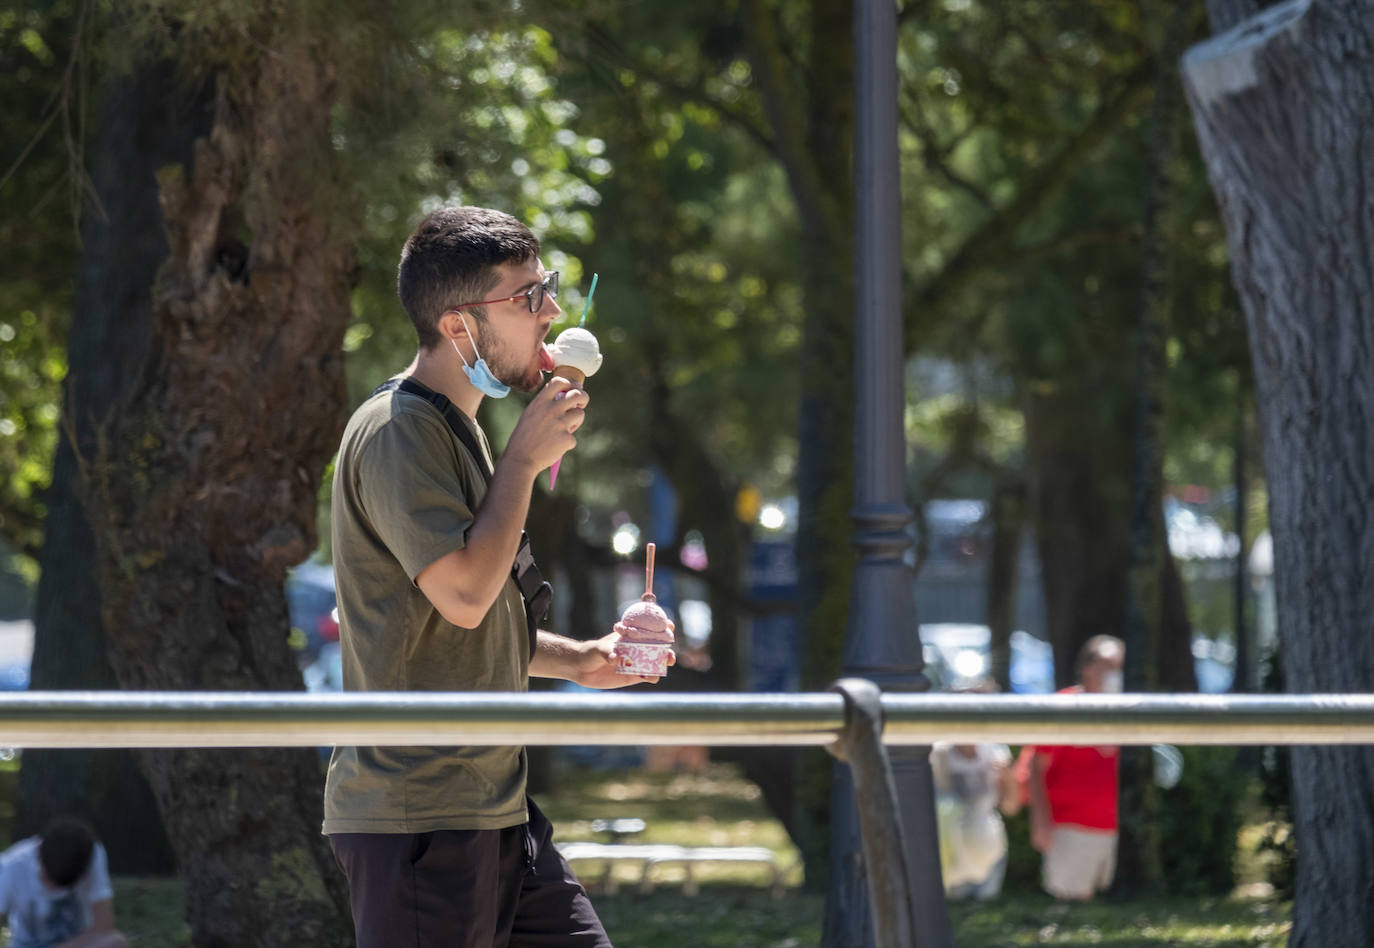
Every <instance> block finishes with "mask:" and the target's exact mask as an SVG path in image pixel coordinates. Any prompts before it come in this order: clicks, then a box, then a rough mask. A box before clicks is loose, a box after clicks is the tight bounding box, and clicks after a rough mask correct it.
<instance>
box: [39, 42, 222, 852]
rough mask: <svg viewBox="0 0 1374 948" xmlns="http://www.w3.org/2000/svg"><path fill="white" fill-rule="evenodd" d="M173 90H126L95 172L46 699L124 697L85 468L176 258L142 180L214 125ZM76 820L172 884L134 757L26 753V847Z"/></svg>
mask: <svg viewBox="0 0 1374 948" xmlns="http://www.w3.org/2000/svg"><path fill="white" fill-rule="evenodd" d="M173 79H174V76H173V70H172V69H171V68H170V67H167V66H165V65H164V66H162V67H158V68H154V69H149V70H146V71H144V72H143V73H141V74H139V75H138V76H135V77H132V78H128V79H120V80H115V81H112V82H111V83H109V85H108V87H107V89H106V90H105V95H104V99H105V101H104V103H103V105H102V107H101V112H100V120H99V124H98V127H97V129H96V131H95V142H96V147H95V148H93V149H92V155H91V165H90V171H91V177H92V186H93V188H94V193H95V195H96V197H97V198H98V201H99V204H98V206H97V207H93V208H91V209H90V210H89V213H87V214H86V215H85V219H84V221H83V234H82V242H83V245H84V247H85V251H86V256H85V258H84V260H83V266H82V269H81V273H80V275H79V277H78V283H77V290H76V298H75V305H74V307H73V312H72V325H71V330H70V333H69V340H70V341H69V344H68V351H67V359H68V366H69V368H68V373H67V379H66V382H65V384H64V386H63V389H64V402H65V404H64V408H63V413H64V416H65V418H66V422H67V423H66V425H64V429H63V432H62V437H61V439H60V441H59V442H58V448H57V458H56V461H55V463H54V469H53V482H52V488H51V489H50V490H49V492H48V495H47V506H48V514H47V518H46V529H45V539H44V545H43V550H44V553H43V572H42V577H41V578H40V580H39V584H38V601H37V611H36V616H35V636H34V650H33V668H32V687H34V688H42V689H69V688H76V689H85V688H93V689H106V688H115V687H118V685H117V682H116V680H115V674H114V671H113V670H112V669H111V668H110V662H109V659H108V658H107V657H106V650H105V629H104V625H103V623H102V621H101V616H100V607H101V598H100V589H99V587H98V585H97V583H96V575H95V573H96V554H95V549H94V546H93V541H92V537H91V530H90V526H89V524H88V523H87V520H86V514H85V511H84V510H83V509H82V506H81V503H80V500H79V499H78V497H77V491H78V489H79V483H78V482H79V478H80V476H81V469H80V465H79V463H78V456H79V455H80V456H88V455H90V453H91V452H92V451H93V450H94V420H95V419H96V417H97V416H98V415H100V414H103V413H104V411H105V410H106V409H107V407H108V406H109V405H112V404H114V403H116V402H118V401H119V400H120V399H121V398H122V397H123V395H124V393H125V390H126V388H127V385H128V381H129V376H128V374H127V371H126V367H127V366H129V365H137V364H140V363H141V362H143V360H144V359H145V358H146V357H147V351H148V335H149V322H148V311H149V308H150V306H151V300H150V296H151V287H152V284H153V279H154V277H155V276H156V274H157V268H158V266H159V265H160V264H161V263H162V261H163V260H164V259H165V258H166V256H167V242H166V238H165V236H164V234H163V232H162V215H161V211H160V210H159V208H158V197H157V182H156V181H155V179H154V178H153V175H152V173H151V171H148V172H147V173H144V174H132V175H131V174H129V169H130V168H131V167H136V166H138V165H140V164H141V165H142V166H144V167H145V168H149V169H151V168H159V167H162V166H163V165H167V164H175V163H178V162H184V161H187V160H189V159H190V156H191V146H192V142H193V141H194V140H195V138H196V137H197V136H199V135H202V134H204V133H205V132H207V131H208V130H209V127H210V113H209V109H208V106H209V104H210V100H211V99H210V96H208V95H207V93H206V90H202V91H201V92H200V93H198V94H195V93H182V92H178V91H176V89H175V85H174V82H173ZM116 300H117V301H120V302H119V303H118V304H114V305H112V301H116ZM116 306H117V309H116ZM73 437H75V438H76V439H77V444H76V446H74V445H73V444H72V441H71V438H73ZM72 814H75V815H80V816H83V817H85V818H87V819H89V820H90V821H91V822H92V824H93V825H94V826H95V828H96V830H97V832H98V833H99V834H100V837H101V840H102V841H103V842H104V844H105V848H106V850H107V851H108V853H109V860H110V869H111V870H112V871H114V872H122V873H137V874H149V873H154V874H163V873H169V872H171V870H172V854H171V850H170V849H169V847H168V843H167V839H166V836H165V834H164V833H163V831H162V822H161V819H160V817H159V815H158V810H157V805H156V802H155V801H154V800H153V796H152V793H151V792H150V791H149V789H148V784H147V782H146V781H145V780H144V779H143V777H142V775H141V774H140V773H139V772H138V769H137V766H136V763H135V760H134V757H133V755H132V754H131V753H130V752H128V751H124V750H110V751H85V750H80V751H40V750H30V751H25V752H24V757H23V765H22V768H21V771H20V777H19V800H18V805H17V809H16V813H15V825H14V834H15V838H20V837H24V836H30V835H32V834H34V833H38V832H41V831H42V829H43V827H44V825H45V824H46V823H47V822H48V820H50V819H52V818H53V817H54V816H58V815H72Z"/></svg>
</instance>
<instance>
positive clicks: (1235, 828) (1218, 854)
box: [1159, 747, 1250, 896]
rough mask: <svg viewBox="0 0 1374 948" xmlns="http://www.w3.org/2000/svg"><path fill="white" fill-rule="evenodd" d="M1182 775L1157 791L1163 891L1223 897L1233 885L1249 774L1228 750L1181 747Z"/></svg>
mask: <svg viewBox="0 0 1374 948" xmlns="http://www.w3.org/2000/svg"><path fill="white" fill-rule="evenodd" d="M1179 750H1180V752H1181V753H1182V754H1183V776H1182V778H1181V779H1180V780H1179V782H1178V784H1177V785H1176V786H1174V787H1172V788H1171V789H1169V790H1162V791H1160V806H1159V810H1160V821H1159V837H1160V858H1161V861H1162V863H1163V868H1164V885H1165V890H1166V891H1168V892H1170V893H1174V894H1177V895H1187V896H1202V895H1227V894H1229V893H1230V892H1231V890H1232V889H1233V888H1234V887H1235V884H1236V869H1235V863H1236V850H1237V845H1238V834H1239V833H1240V827H1241V817H1242V814H1241V805H1240V804H1241V800H1242V798H1243V797H1244V795H1245V790H1246V787H1247V785H1248V784H1249V782H1250V775H1249V773H1247V772H1246V771H1245V770H1244V769H1242V768H1240V767H1238V766H1237V753H1236V749H1235V748H1233V747H1183V748H1180V749H1179Z"/></svg>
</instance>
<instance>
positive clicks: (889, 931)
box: [826, 678, 917, 948]
mask: <svg viewBox="0 0 1374 948" xmlns="http://www.w3.org/2000/svg"><path fill="white" fill-rule="evenodd" d="M830 687H831V690H832V691H838V692H839V693H840V694H841V695H843V696H844V729H843V730H842V731H841V732H840V736H839V738H837V739H836V741H835V743H833V744H830V745H829V746H828V747H827V748H826V749H827V750H829V751H830V753H831V754H833V755H834V756H835V757H836V758H837V759H839V760H841V761H843V762H845V763H847V764H848V765H849V771H850V774H851V775H852V777H853V781H854V800H855V804H856V806H857V808H858V811H859V832H860V836H861V838H862V840H863V870H864V875H865V876H866V877H867V886H866V888H867V890H868V903H869V910H870V912H871V916H872V924H873V927H872V932H873V944H874V945H875V946H876V948H917V941H916V925H915V919H914V918H912V914H911V900H910V898H909V893H910V885H909V882H908V878H907V875H908V873H907V865H908V863H907V856H906V833H905V832H903V830H902V813H901V808H900V807H899V806H898V805H897V783H896V781H895V780H894V779H893V777H892V766H891V764H890V763H889V761H888V757H887V748H886V747H884V746H883V708H882V692H881V691H880V690H879V689H878V686H877V685H875V684H873V682H871V681H868V680H867V679H864V678H841V679H840V680H839V681H837V682H835V683H834V684H833V685H831V686H830Z"/></svg>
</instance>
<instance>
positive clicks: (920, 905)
mask: <svg viewBox="0 0 1374 948" xmlns="http://www.w3.org/2000/svg"><path fill="white" fill-rule="evenodd" d="M854 85H855V92H854V94H855V143H854V145H855V148H854V187H855V195H856V218H855V228H856V234H855V237H856V240H855V254H854V256H855V266H854V277H855V333H854V336H855V348H856V351H855V385H856V398H855V410H856V417H855V465H854V467H855V485H854V486H855V492H854V493H855V498H854V499H855V509H854V525H855V534H854V544H855V546H856V547H857V550H858V554H859V556H858V564H857V566H856V568H855V572H854V584H853V593H852V599H851V600H850V610H849V630H848V635H847V636H846V639H845V650H844V674H845V675H846V676H848V677H857V678H867V679H869V680H871V681H873V682H874V683H876V684H877V685H878V686H879V687H880V688H882V689H883V690H884V691H906V692H912V691H924V690H926V689H927V688H928V687H929V683H928V682H927V681H926V678H925V676H924V675H923V674H922V668H923V666H924V663H923V661H922V658H921V642H920V637H919V635H918V634H917V627H916V604H915V598H914V590H913V586H914V577H913V575H912V571H911V568H910V567H909V566H908V565H907V564H906V562H905V559H904V555H905V553H906V551H907V549H908V548H909V547H910V545H911V540H910V537H909V536H908V535H907V526H908V525H909V524H910V523H911V520H912V516H911V510H910V508H908V507H907V505H906V501H905V497H904V490H903V484H904V473H905V467H906V441H905V437H904V435H903V430H902V413H903V405H904V391H903V377H902V322H901V267H900V255H901V221H900V214H901V185H900V180H899V176H898V167H897V159H898V155H897V12H896V7H895V6H894V5H893V3H892V0H855V3H854ZM929 752H930V749H929V748H928V747H903V748H894V749H892V751H891V752H890V758H891V764H892V771H893V777H894V782H895V785H896V794H897V799H898V802H899V806H900V825H899V826H896V827H893V828H892V829H893V832H894V833H898V834H900V837H901V838H904V845H903V847H902V848H903V849H904V850H905V852H906V856H907V866H906V873H905V876H906V889H907V891H906V893H905V895H906V898H907V905H908V906H909V909H910V916H911V918H912V919H913V920H914V924H915V926H916V931H915V932H911V933H904V937H903V939H902V940H900V941H898V942H897V944H903V945H905V944H913V943H914V944H916V945H919V946H920V948H943V946H952V945H953V943H954V942H953V933H952V930H951V928H950V924H949V915H948V912H947V910H946V908H945V897H944V887H943V884H942V882H941V879H940V864H939V846H938V840H937V837H936V827H935V807H934V791H933V787H932V781H931V773H930V763H929ZM859 825H860V820H859V814H858V810H857V806H856V801H855V795H854V784H853V780H852V777H851V774H850V771H849V768H848V767H846V766H843V765H837V767H836V771H835V783H834V791H833V794H832V805H831V854H830V869H831V879H830V890H829V894H828V902H827V907H826V924H825V943H826V945H827V946H828V948H866V946H868V945H872V944H873V943H874V939H873V931H872V927H871V923H870V917H871V916H870V901H871V900H870V889H871V888H872V887H873V886H874V885H878V886H881V885H885V884H886V883H887V881H888V880H882V879H873V880H870V879H868V878H867V874H866V872H865V870H864V860H863V858H862V849H861V843H860V832H859ZM872 904H874V905H880V904H882V900H881V899H879V901H878V902H876V903H872ZM880 948H884V946H880Z"/></svg>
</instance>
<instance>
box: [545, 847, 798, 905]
mask: <svg viewBox="0 0 1374 948" xmlns="http://www.w3.org/2000/svg"><path fill="white" fill-rule="evenodd" d="M557 848H558V851H559V852H560V853H562V854H563V858H564V859H566V860H567V861H568V863H569V864H570V865H571V864H572V863H573V862H576V861H583V860H599V861H601V862H602V863H603V864H604V868H603V870H602V874H601V889H602V891H603V892H608V893H610V892H614V891H615V889H616V882H615V875H614V873H613V870H614V868H615V866H616V864H618V863H627V862H629V863H637V864H638V865H639V867H640V874H639V891H640V892H646V893H647V892H652V891H653V889H654V877H653V871H654V868H655V867H657V866H665V865H680V866H682V869H683V872H684V874H685V878H684V879H683V883H682V893H683V894H684V895H696V894H697V893H698V892H699V891H700V890H699V887H698V886H697V882H696V878H695V876H694V874H693V872H692V869H693V867H694V866H695V865H696V864H698V863H707V862H715V863H720V862H742V863H754V864H757V865H763V866H767V867H768V870H769V872H770V874H771V876H772V893H773V897H774V898H782V895H783V884H782V870H781V869H780V868H779V867H778V863H777V857H776V855H775V854H774V853H773V851H772V850H771V849H767V848H765V847H763V846H674V845H671V844H668V843H592V842H571V843H559V844H558V847H557Z"/></svg>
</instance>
